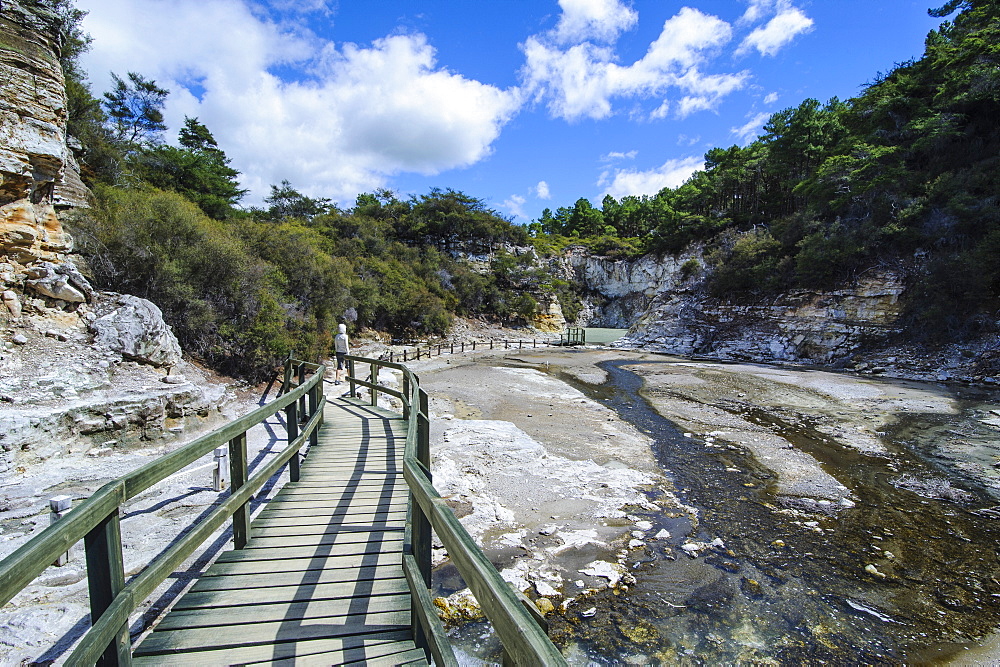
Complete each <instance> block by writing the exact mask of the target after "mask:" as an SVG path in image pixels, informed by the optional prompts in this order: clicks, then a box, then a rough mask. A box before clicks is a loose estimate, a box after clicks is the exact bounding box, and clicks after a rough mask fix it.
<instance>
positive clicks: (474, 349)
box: [472, 341, 476, 352]
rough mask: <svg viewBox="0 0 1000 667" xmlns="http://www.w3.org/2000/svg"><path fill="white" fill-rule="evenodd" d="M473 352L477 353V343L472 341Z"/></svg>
mask: <svg viewBox="0 0 1000 667" xmlns="http://www.w3.org/2000/svg"><path fill="white" fill-rule="evenodd" d="M472 351H473V352H475V351H476V341H472Z"/></svg>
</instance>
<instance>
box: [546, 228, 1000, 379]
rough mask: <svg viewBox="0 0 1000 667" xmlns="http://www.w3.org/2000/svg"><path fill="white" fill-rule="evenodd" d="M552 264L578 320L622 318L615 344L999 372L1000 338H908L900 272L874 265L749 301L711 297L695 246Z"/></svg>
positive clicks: (572, 254)
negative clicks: (949, 342)
mask: <svg viewBox="0 0 1000 667" xmlns="http://www.w3.org/2000/svg"><path fill="white" fill-rule="evenodd" d="M553 270H555V271H556V272H558V273H560V274H561V275H563V276H564V277H566V278H570V279H572V280H574V281H575V282H576V283H577V285H579V286H580V287H581V288H582V290H583V291H584V293H585V295H586V296H585V302H586V306H585V308H584V311H583V313H582V314H581V317H580V321H579V322H578V324H585V325H588V326H598V327H613V328H627V329H629V331H628V334H627V335H626V336H625V337H624V338H622V339H621V340H620V341H619V342H618V343H616V345H617V346H619V347H626V348H640V349H647V350H653V351H659V352H665V353H670V354H679V355H700V356H707V357H712V358H718V359H732V360H741V361H759V362H798V363H808V364H817V365H824V366H834V367H849V368H856V369H858V370H861V371H864V372H869V373H871V372H874V373H881V372H885V373H889V374H893V375H896V376H901V377H915V378H923V379H937V380H948V379H957V378H962V379H967V380H971V381H985V382H986V383H996V382H998V381H1000V378H998V377H997V376H1000V341H998V340H997V338H996V337H995V336H993V337H984V338H981V339H979V340H976V341H972V342H969V343H966V344H963V345H954V346H951V347H949V348H946V349H940V350H933V351H927V350H921V349H917V348H915V347H913V346H907V345H906V344H905V340H904V336H903V335H902V334H904V332H903V330H902V327H901V323H900V315H901V312H902V299H903V297H904V294H905V290H906V281H905V276H903V275H901V274H899V273H894V272H885V271H884V272H871V273H869V274H865V275H864V276H862V277H860V278H859V279H858V280H856V281H855V282H854V283H852V284H845V285H841V286H839V287H838V288H836V289H831V290H829V291H825V292H819V291H809V290H794V291H789V292H786V293H784V294H780V295H777V296H775V297H772V298H771V299H769V300H767V301H765V302H758V303H754V304H750V305H746V304H739V303H734V302H730V301H727V300H723V299H713V298H710V297H709V295H708V292H707V290H706V289H705V279H706V277H707V271H708V270H709V269H707V268H706V262H705V261H704V258H703V257H702V256H701V254H700V251H699V249H697V248H693V249H690V250H689V251H687V252H685V253H683V254H681V255H679V256H677V257H673V256H669V255H667V256H661V257H657V256H654V255H649V256H646V257H642V258H639V259H635V260H609V259H605V258H600V257H593V256H591V255H590V254H589V253H587V252H586V251H585V250H584V249H582V248H573V249H570V250H569V251H568V252H567V253H566V254H565V255H564V256H563V257H560V258H558V259H557V260H555V261H554V264H553Z"/></svg>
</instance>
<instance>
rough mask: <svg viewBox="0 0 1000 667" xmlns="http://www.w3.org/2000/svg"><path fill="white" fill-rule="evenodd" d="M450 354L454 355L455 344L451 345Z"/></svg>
mask: <svg viewBox="0 0 1000 667" xmlns="http://www.w3.org/2000/svg"><path fill="white" fill-rule="evenodd" d="M451 354H455V343H452V344H451Z"/></svg>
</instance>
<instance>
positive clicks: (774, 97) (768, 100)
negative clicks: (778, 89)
mask: <svg viewBox="0 0 1000 667" xmlns="http://www.w3.org/2000/svg"><path fill="white" fill-rule="evenodd" d="M778 97H779V96H778V93H768V95H767V97H765V98H764V104H774V103H775V102H777V101H778Z"/></svg>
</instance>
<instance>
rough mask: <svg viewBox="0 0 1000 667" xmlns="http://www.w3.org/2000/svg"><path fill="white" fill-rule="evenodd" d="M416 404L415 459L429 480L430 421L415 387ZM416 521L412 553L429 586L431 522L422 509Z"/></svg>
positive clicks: (424, 400)
mask: <svg viewBox="0 0 1000 667" xmlns="http://www.w3.org/2000/svg"><path fill="white" fill-rule="evenodd" d="M417 403H418V404H417V405H416V406H414V408H415V409H417V410H418V411H419V412H418V413H417V460H418V461H419V462H420V463H421V464H423V467H424V468H425V470H426V472H427V481H428V482H429V481H430V480H431V437H430V433H431V422H430V418H429V417H428V415H429V413H430V411H429V405H428V400H427V392H426V391H424V390H423V389H419V388H418V389H417ZM415 519H416V522H415V524H414V526H413V555H414V556H415V557H416V559H417V565H418V566H419V567H420V575H421V576H422V577H423V579H424V583H425V584H427V587H428V588H430V585H431V523H430V521H429V520H428V519H427V517H426V516H425V515H424V512H423V510H421V509H419V506H418V510H417V512H416V517H415Z"/></svg>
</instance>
